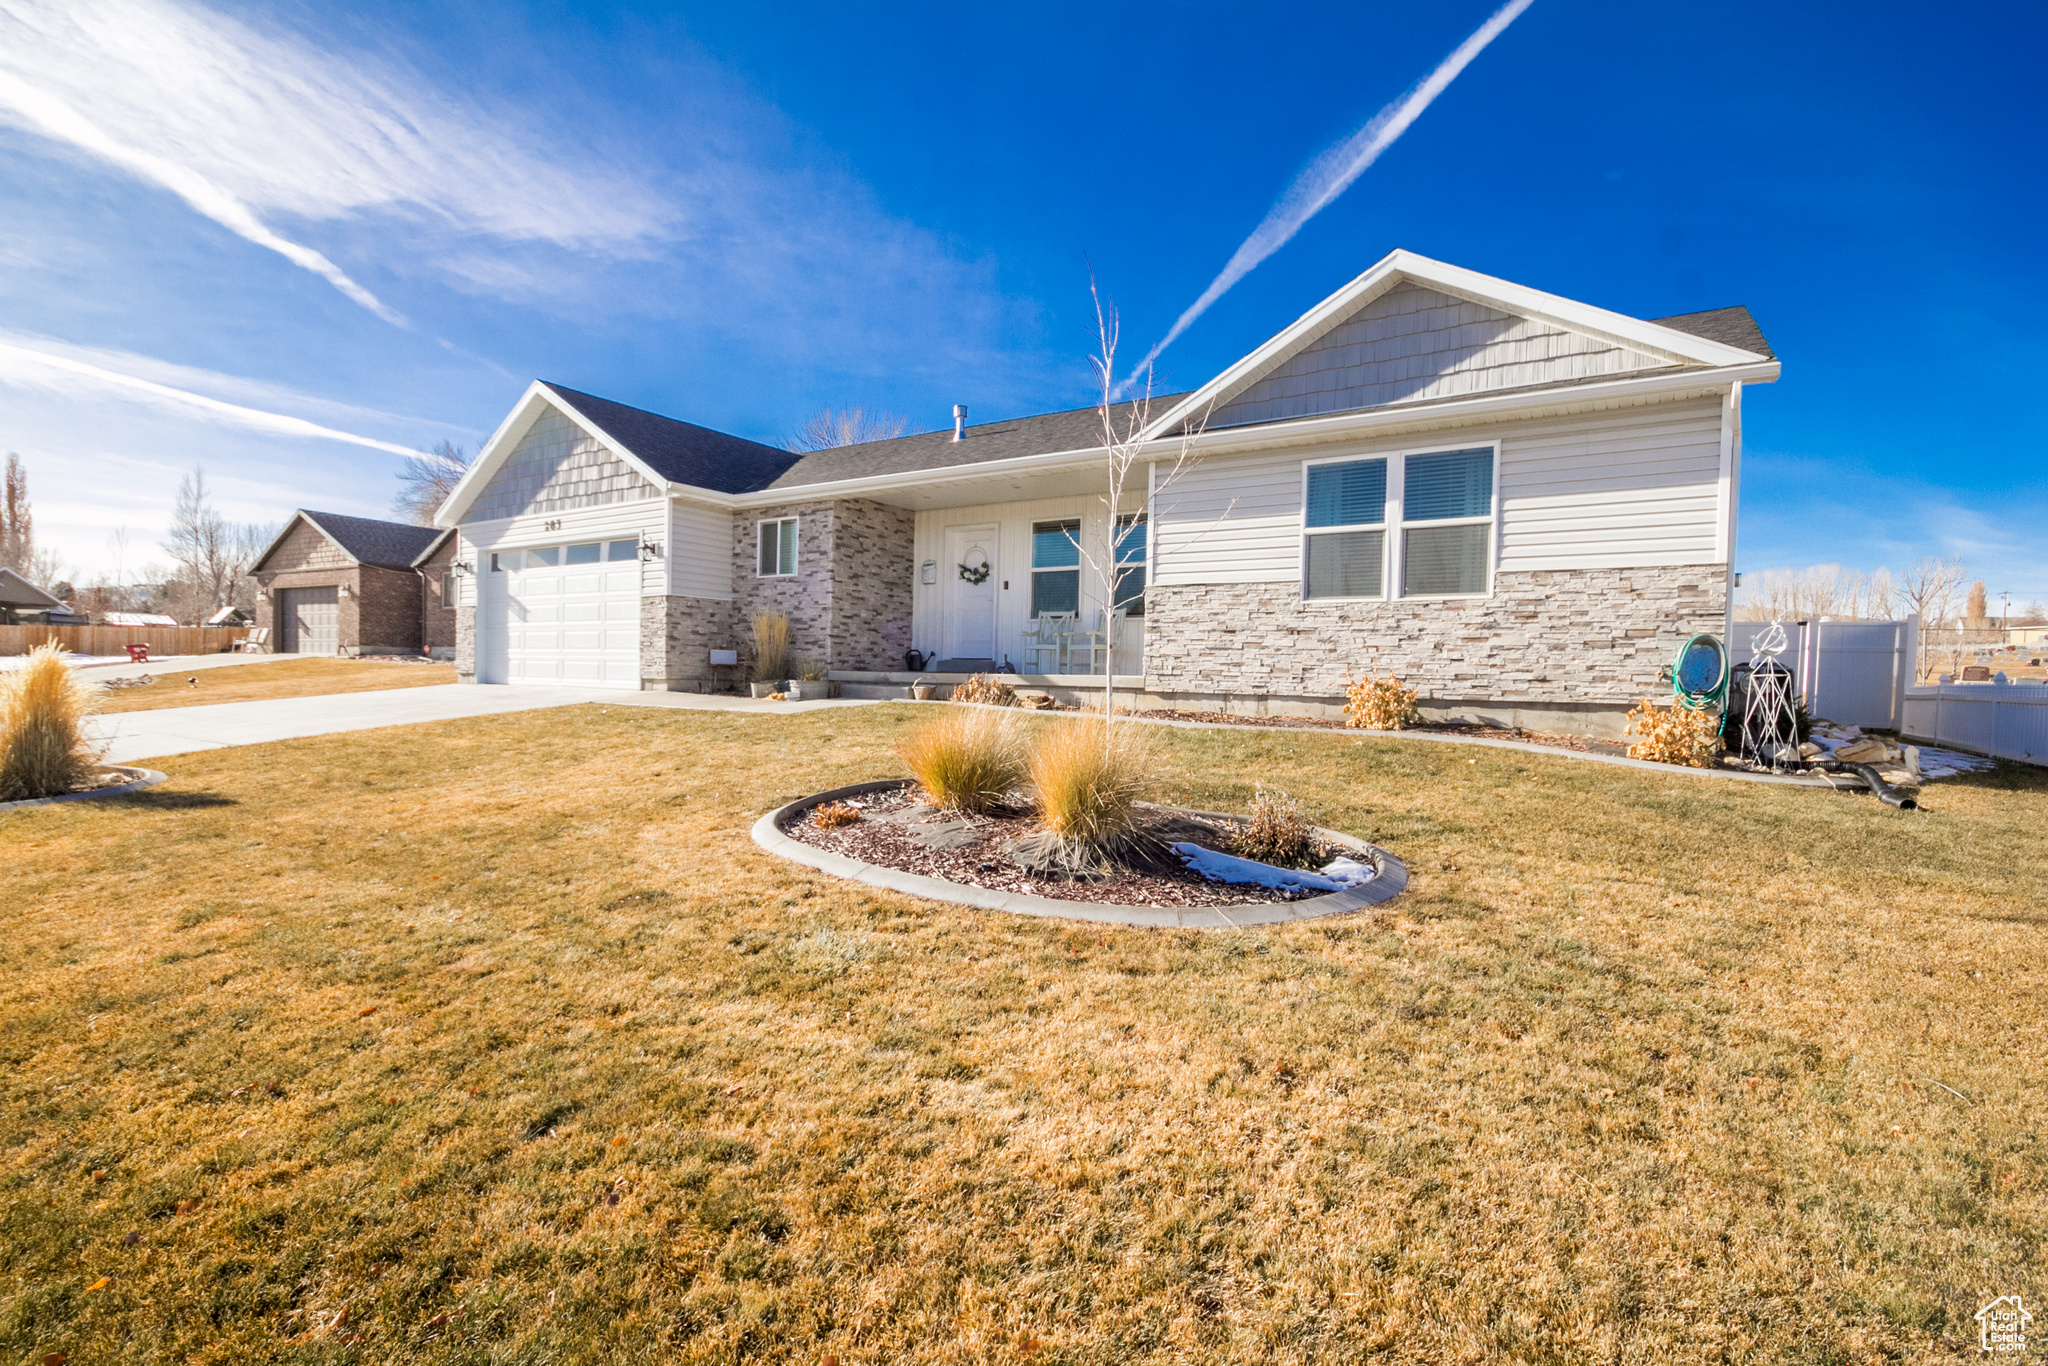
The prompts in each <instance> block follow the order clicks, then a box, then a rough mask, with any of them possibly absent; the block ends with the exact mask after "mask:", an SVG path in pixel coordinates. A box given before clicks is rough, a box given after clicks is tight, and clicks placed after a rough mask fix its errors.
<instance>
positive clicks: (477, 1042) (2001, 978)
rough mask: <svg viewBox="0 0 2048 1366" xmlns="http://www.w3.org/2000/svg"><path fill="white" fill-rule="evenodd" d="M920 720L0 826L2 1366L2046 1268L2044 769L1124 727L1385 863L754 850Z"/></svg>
mask: <svg viewBox="0 0 2048 1366" xmlns="http://www.w3.org/2000/svg"><path fill="white" fill-rule="evenodd" d="M283 667H287V666H269V667H267V668H266V669H264V670H252V671H251V672H252V673H266V674H268V673H271V672H272V671H273V670H274V669H275V668H283ZM349 667H366V666H349ZM394 671H395V670H394ZM407 672H408V673H410V672H412V671H411V670H407ZM159 686H162V685H159ZM926 714H928V713H921V712H919V711H918V710H917V709H915V708H911V707H872V708H859V709H847V710H843V711H831V712H823V713H813V714H810V715H803V716H774V715H759V714H733V713H710V712H687V711H661V710H647V709H640V708H621V707H610V708H607V707H602V706H585V707H577V708H571V709H558V710H551V711H543V712H528V713H521V714H517V715H512V716H503V717H492V718H484V719H477V720H466V721H460V722H450V723H443V724H437V725H433V726H412V727H403V728H396V729H391V730H383V731H370V732H358V733H355V734H350V735H343V736H336V737H333V738H331V739H323V740H311V741H299V742H294V743H290V744H279V745H270V746H264V747H259V748H250V749H240V750H224V751H216V752H211V753H203V754H190V755H184V756H180V757H179V758H177V759H175V760H168V761H165V764H164V766H165V767H166V768H167V769H169V770H171V772H172V780H171V782H170V783H169V784H167V785H166V786H164V787H160V788H157V789H154V790H152V791H150V792H148V793H146V794H141V795H138V796H136V797H133V798H126V799H116V800H113V801H103V802H81V803H73V804H69V805H64V806H57V807H46V808H38V809H34V810H29V811H19V812H14V813H9V814H5V815H0V849H4V850H5V851H6V857H7V865H8V873H9V876H8V878H7V880H6V881H5V883H4V884H0V887H4V889H0V1050H4V1056H5V1061H6V1068H5V1072H4V1081H0V1085H4V1087H5V1102H6V1103H5V1105H4V1106H0V1180H4V1182H5V1204H4V1210H0V1219H4V1221H5V1226H4V1233H5V1236H4V1239H0V1272H4V1280H0V1351H4V1353H5V1359H6V1360H8V1361H40V1360H42V1359H43V1358H44V1355H45V1354H47V1353H55V1352H62V1353H65V1354H66V1356H67V1359H68V1361H70V1362H72V1363H86V1362H101V1361H114V1360H126V1361H159V1360H160V1361H179V1362H215V1361H219V1362H227V1361H235V1362H240V1361H247V1360H285V1361H306V1362H315V1361H320V1362H324V1361H334V1362H360V1361H376V1362H400V1361H403V1362H414V1361H437V1362H438V1361H462V1362H478V1363H484V1362H493V1363H495V1362H542V1361H546V1362H584V1361H617V1362H654V1361H662V1362H668V1361H682V1362H698V1361H704V1362H731V1361H739V1360H791V1361H799V1362H808V1363H816V1362H826V1361H832V1360H834V1359H836V1360H837V1361H838V1362H840V1363H844V1364H845V1366H853V1364H854V1363H881V1362H932V1363H941V1362H943V1363H958V1362H1038V1363H1045V1362H1075V1363H1078V1362H1090V1363H1123V1362H1134V1361H1140V1362H1152V1361H1157V1362H1167V1361H1174V1362H1181V1361H1204V1362H1207V1361H1244V1362H1267V1361H1282V1362H1308V1361H1325V1362H1349V1361H1354V1360H1359V1359H1363V1358H1368V1357H1372V1356H1374V1354H1379V1355H1380V1356H1382V1357H1383V1358H1384V1359H1388V1360H1409V1361H1429V1362H1441V1361H1452V1360H1459V1361H1463V1360H1474V1361H1476V1360H1503V1361H1505V1360H1520V1361H1557V1362H1580V1361H1586V1360H1593V1359H1597V1360H1600V1361H1603V1362H1604V1361H1610V1360H1616V1361H1620V1360H1626V1361H1658V1362H1664V1361H1701V1362H1705V1361H1723V1360H1795V1359H1796V1360H1804V1361H1816V1362H1818V1361H1844V1362H1847V1361H1865V1360H1886V1359H1904V1360H1925V1359H1933V1358H1939V1359H1949V1358H1953V1357H1959V1356H1961V1355H1962V1354H1963V1353H1964V1352H1965V1351H1966V1350H1967V1351H1968V1352H1969V1353H1971V1354H1973V1355H1974V1354H1975V1351H1976V1328H1975V1325H1974V1323H1973V1322H1972V1321H1971V1317H1970V1316H1971V1315H1972V1314H1973V1313H1974V1312H1975V1311H1976V1309H1977V1308H1978V1306H1979V1305H1981V1304H1983V1303H1984V1302H1986V1301H1988V1300H1989V1299H1991V1298H1992V1297H1993V1296H1995V1295H2001V1294H2023V1295H2025V1296H2026V1297H2027V1298H2028V1300H2029V1302H2030V1304H2031V1302H2032V1301H2033V1298H2034V1297H2035V1296H2036V1295H2038V1294H2040V1293H2041V1292H2042V1291H2043V1290H2044V1288H2048V1287H2044V1286H2043V1284H2042V1279H2043V1278H2042V1276H2041V1272H2040V1268H2041V1266H2042V1265H2043V1253H2044V1246H2043V1239H2044V1233H2048V1224H2044V1219H2043V1213H2044V1209H2043V1198H2044V1193H2048V1180H2044V1172H2043V1167H2042V1158H2043V1155H2044V1143H2043V1123H2042V1118H2041V1114H2040V1099H2041V1096H2042V1095H2043V1094H2044V1085H2048V1030H2044V1029H2043V1027H2042V1022H2041V1012H2040V1005H2039V1003H2040V1000H2041V992H2042V989H2043V987H2044V984H2048V983H2044V971H2043V969H2044V965H2048V942H2044V936H2043V934H2042V930H2043V927H2044V922H2048V874H2044V872H2043V869H2044V868H2048V779H2044V775H2043V774H2042V773H2041V772H2040V771H2039V770H2025V771H2020V770H2002V771H2001V772H2000V773H1997V774H1993V775H1986V776H1984V777H1981V778H1978V779H1972V780H1965V781H1963V782H1958V783H1948V784H1942V785H1939V786H1937V787H1935V788H1932V789H1930V791H1929V793H1928V797H1927V805H1928V810H1926V811H1924V812H1921V813H1919V814H1917V815H1915V814H1911V813H1899V812H1893V811H1889V810H1886V809H1883V808H1880V807H1879V806H1878V805H1877V804H1876V803H1875V802H1873V801H1871V800H1869V799H1867V798H1852V797H1843V796H1836V795H1832V794H1826V793H1816V792H1811V791H1803V790H1798V791H1795V790H1785V789H1776V788H1765V787H1758V786H1751V785H1742V784H1735V783H1728V782H1715V781H1710V780H1703V779H1698V778H1686V777H1680V776H1671V777H1664V776H1661V775H1645V774H1640V773H1637V772H1634V771H1629V770H1621V769H1615V768H1610V767H1604V766H1598V765H1592V764H1586V763H1580V762H1574V761H1572V760H1568V759H1564V758H1551V757H1547V756H1534V755H1525V754H1520V753H1515V752H1509V751H1497V750H1485V749H1473V748H1468V747H1461V746H1452V745H1437V744H1424V743H1409V742H1400V741H1365V740H1359V739H1355V738H1353V737H1350V736H1346V735H1343V734H1329V733H1291V732H1290V733H1274V732H1247V731H1231V732H1217V731H1201V732H1197V731H1176V732H1170V733H1166V734H1164V735H1162V737H1161V744H1162V751H1161V753H1162V758H1163V773H1164V780H1163V781H1162V783H1161V787H1160V792H1159V794H1158V795H1160V796H1162V797H1164V798H1168V799H1172V800H1179V801H1184V802H1186V803H1187V804H1189V805H1194V806H1199V807H1205V808H1211V809H1215V808H1230V807H1241V806H1242V805H1243V804H1244V803H1245V802H1246V800H1247V799H1248V798H1249V796H1250V791H1251V783H1252V780H1253V778H1254V777H1256V778H1259V779H1261V780H1263V781H1265V782H1266V783H1267V784H1268V785H1277V786H1280V787H1283V788H1286V789H1287V790H1289V791H1291V792H1294V793H1296V794H1297V795H1300V796H1303V797H1306V798H1308V799H1309V801H1310V802H1311V803H1312V805H1313V806H1314V807H1315V809H1316V810H1317V812H1318V814H1319V815H1320V816H1321V817H1322V819H1323V822H1324V823H1325V824H1329V825H1334V826H1338V827H1340V828H1343V829H1346V830H1350V831H1353V832H1356V833H1359V834H1363V835H1366V836H1368V837H1370V838H1373V839H1375V840H1378V841H1379V842H1381V843H1384V844H1386V845H1387V846H1389V847H1390V848H1392V849H1393V850H1394V851H1395V852H1396V853H1398V854H1399V855H1400V856H1401V857H1402V858H1404V859H1405V860H1407V861H1408V864H1409V866H1410V868H1411V869H1412V870H1414V873H1415V881H1414V884H1413V887H1412V889H1411V890H1410V892H1409V893H1407V894H1406V895H1404V896H1403V897H1401V898H1400V899H1398V900H1397V901H1395V902H1393V903H1391V904H1389V905H1388V906H1386V907H1383V908H1381V913H1380V914H1377V915H1372V916H1360V917H1354V918H1345V919H1336V920H1329V921H1322V922H1315V923H1310V924H1305V925H1301V926H1297V927H1293V928H1283V929H1272V930H1260V931H1257V932H1227V931H1226V932H1201V933H1196V932H1181V933H1159V932H1149V931H1140V930H1119V929H1100V928H1095V927H1092V926H1086V925H1081V924H1073V923H1065V922H1058V921H1036V920H1025V919H1018V918H1013V917H1009V916H1004V915H999V914H994V913H987V912H980V911H972V910H966V909H963V908H957V907H947V906H937V905H932V904H929V903H923V902H917V901H913V900H909V899H906V898H903V897H899V896H895V895H891V894H886V893H881V892H875V891H869V890H866V889H862V888H859V887H856V886H852V885H850V884H845V883H840V882H836V881H834V880H831V879H829V878H826V877H824V876H823V875H820V874H817V873H814V872H811V871H809V870H807V869H803V868H798V867H794V866H791V865H788V864H783V863H780V862H777V861H775V860H773V859H771V858H770V857H769V856H767V855H766V854H764V853H762V852H760V851H759V850H757V849H756V848H755V847H754V846H753V845H752V844H751V842H750V841H749V840H748V838H747V828H748V826H749V825H750V824H751V823H752V821H753V819H754V818H755V816H756V815H758V814H759V813H760V812H761V811H762V810H764V809H766V808H768V807H770V806H773V805H775V804H778V803H780V802H782V801H785V800H788V799H789V798H791V797H794V796H796V795H799V794H801V793H805V792H811V791H816V790H818V789H821V788H824V787H828V786H832V785H836V784H840V783H845V782H850V781H855V780H859V779H864V778H869V777H874V776H878V775H884V774H891V773H897V772H900V771H901V768H900V765H899V764H898V763H897V761H896V760H895V758H894V757H893V755H892V753H891V746H892V744H893V742H894V740H895V738H896V737H897V736H898V735H899V734H900V733H901V731H902V728H903V727H904V726H906V725H910V724H915V722H916V721H917V720H918V719H920V718H921V716H923V715H926ZM1036 724H1044V725H1057V724H1067V723H1066V722H1063V721H1060V720H1056V719H1050V718H1045V719H1040V720H1039V721H1037V722H1036ZM2037 1312H2038V1311H2037Z"/></svg>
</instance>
